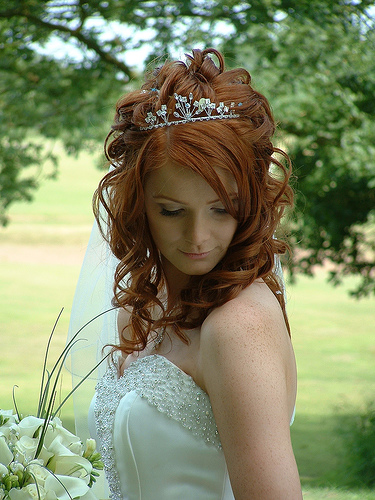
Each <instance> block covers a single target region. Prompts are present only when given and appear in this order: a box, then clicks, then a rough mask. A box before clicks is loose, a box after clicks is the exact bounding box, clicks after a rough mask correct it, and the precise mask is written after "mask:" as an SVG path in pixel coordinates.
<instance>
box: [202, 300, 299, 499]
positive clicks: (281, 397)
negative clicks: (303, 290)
mask: <svg viewBox="0 0 375 500" xmlns="http://www.w3.org/2000/svg"><path fill="white" fill-rule="evenodd" d="M263 293H264V291H263V290H261V293H260V295H261V296H262V294H263ZM264 298H265V301H264V302H261V301H260V300H258V299H256V300H254V301H252V300H250V301H243V300H236V299H234V300H233V301H231V302H230V303H227V304H225V305H224V306H223V307H222V308H220V310H218V312H217V313H216V314H215V311H214V313H213V314H212V315H211V316H210V317H209V321H208V322H207V325H204V327H205V329H204V331H203V333H201V360H200V361H201V363H202V365H201V366H202V378H203V381H204V386H205V388H206V390H207V392H208V394H209V397H210V400H211V404H212V408H213V411H214V415H215V420H216V423H217V426H218V430H219V434H220V438H221V441H222V445H223V450H224V454H225V458H226V462H227V466H228V471H229V475H230V479H231V483H232V488H233V491H234V494H235V497H236V499H242V498H244V499H245V498H257V500H261V499H267V500H272V499H277V500H280V499H284V498H285V499H288V500H291V499H300V498H301V490H300V483H299V478H298V472H297V468H296V464H295V459H294V454H293V451H292V447H291V441H290V429H289V423H290V414H291V411H292V410H291V406H293V404H294V398H295V365H294V356H293V351H292V348H291V344H290V341H289V337H288V334H287V332H286V327H285V323H284V320H283V316H282V312H281V310H280V308H279V306H278V304H276V301H275V302H273V300H272V298H271V299H270V297H269V295H268V293H267V292H265V295H264ZM202 330H203V328H202Z"/></svg>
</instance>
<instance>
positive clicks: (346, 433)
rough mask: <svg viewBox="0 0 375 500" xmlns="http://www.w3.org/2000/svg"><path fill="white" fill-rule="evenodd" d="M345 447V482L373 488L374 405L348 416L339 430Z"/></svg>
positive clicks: (374, 472)
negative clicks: (346, 472)
mask: <svg viewBox="0 0 375 500" xmlns="http://www.w3.org/2000/svg"><path fill="white" fill-rule="evenodd" d="M339 432H340V434H341V435H343V437H344V439H345V445H346V457H347V471H348V472H349V473H348V476H347V481H348V483H349V484H350V485H356V486H362V487H363V486H366V487H369V488H373V487H374V486H375V453H374V450H375V403H374V402H373V401H371V402H369V403H368V404H367V406H366V407H365V408H364V410H363V411H362V413H360V414H353V415H348V416H346V418H345V419H344V423H343V427H342V428H341V429H340V430H339Z"/></svg>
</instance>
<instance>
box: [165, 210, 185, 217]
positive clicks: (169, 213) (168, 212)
mask: <svg viewBox="0 0 375 500" xmlns="http://www.w3.org/2000/svg"><path fill="white" fill-rule="evenodd" d="M160 213H161V215H164V216H165V217H176V216H177V215H179V214H180V213H181V209H179V210H167V209H166V208H162V209H161V212H160Z"/></svg>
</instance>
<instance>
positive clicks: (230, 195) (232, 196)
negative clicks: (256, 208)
mask: <svg viewBox="0 0 375 500" xmlns="http://www.w3.org/2000/svg"><path fill="white" fill-rule="evenodd" d="M153 198H154V200H168V201H173V203H177V204H180V205H188V203H184V202H183V201H181V200H176V199H175V198H171V197H170V196H164V195H162V194H159V195H156V196H153ZM229 198H232V199H233V200H237V199H238V194H237V193H230V194H229ZM219 201H220V202H221V199H220V198H217V199H216V200H212V201H209V202H208V203H207V205H212V204H214V203H217V202H219Z"/></svg>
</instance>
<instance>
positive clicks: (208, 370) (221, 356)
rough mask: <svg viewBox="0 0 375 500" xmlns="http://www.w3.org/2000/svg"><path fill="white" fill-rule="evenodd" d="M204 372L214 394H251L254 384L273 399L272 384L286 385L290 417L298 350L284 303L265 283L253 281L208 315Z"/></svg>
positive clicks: (202, 347)
mask: <svg viewBox="0 0 375 500" xmlns="http://www.w3.org/2000/svg"><path fill="white" fill-rule="evenodd" d="M199 372H200V380H202V385H203V387H204V388H205V390H207V392H208V393H209V395H210V392H211V393H215V392H216V391H219V392H221V391H224V392H226V390H228V391H232V393H233V394H234V393H235V392H236V391H237V390H239V391H242V390H244V391H245V393H248V391H249V387H248V382H249V380H253V381H254V382H255V381H256V382H257V384H258V388H259V389H260V391H261V392H263V393H266V392H269V393H270V395H271V393H272V391H270V387H271V386H273V387H276V386H279V387H281V386H283V390H284V389H286V390H285V392H284V401H283V407H284V408H285V409H286V415H285V416H286V418H290V416H291V414H292V412H293V409H294V402H295V394H296V366H295V358H294V352H293V348H292V344H291V341H290V337H289V333H288V330H287V327H286V324H285V320H284V315H283V312H282V310H281V307H280V304H279V302H278V300H277V299H276V297H275V296H274V294H273V293H272V292H271V290H270V289H269V288H268V286H267V285H266V284H265V283H264V282H255V283H253V284H252V285H250V286H249V287H248V288H247V289H245V290H243V291H242V292H241V293H240V294H239V295H238V296H237V297H236V298H235V299H233V300H231V301H229V302H227V303H225V304H224V305H223V306H221V307H218V308H216V309H215V310H213V311H212V313H211V314H210V315H209V316H208V317H207V319H206V321H205V322H204V323H203V325H202V329H201V338H200V352H199ZM220 381H221V382H220ZM230 381H232V384H233V385H235V387H233V386H231V384H230ZM220 383H222V384H223V386H221V387H219V385H220ZM224 386H225V387H224ZM252 389H254V390H255V386H252Z"/></svg>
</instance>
